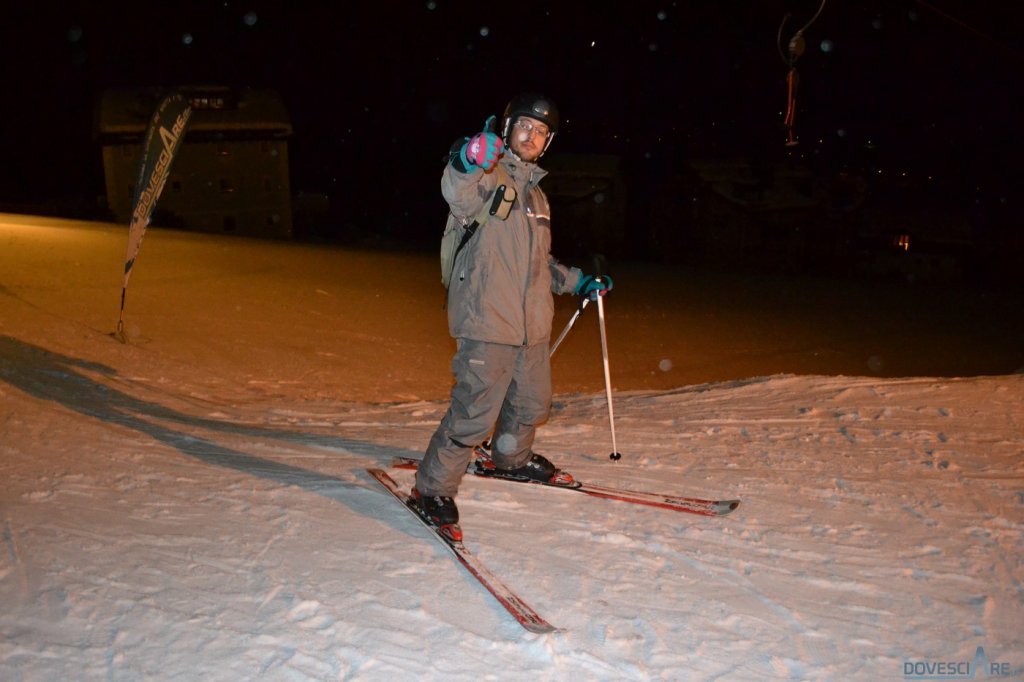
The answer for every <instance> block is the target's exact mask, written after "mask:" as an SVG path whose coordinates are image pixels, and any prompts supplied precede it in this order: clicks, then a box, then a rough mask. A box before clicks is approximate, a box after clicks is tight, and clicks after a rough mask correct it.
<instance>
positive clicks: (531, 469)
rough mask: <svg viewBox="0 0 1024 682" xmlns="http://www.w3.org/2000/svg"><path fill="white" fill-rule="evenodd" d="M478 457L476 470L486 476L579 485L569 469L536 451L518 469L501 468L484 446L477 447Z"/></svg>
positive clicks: (570, 485)
mask: <svg viewBox="0 0 1024 682" xmlns="http://www.w3.org/2000/svg"><path fill="white" fill-rule="evenodd" d="M476 455H477V459H476V461H475V462H474V463H473V464H474V466H475V467H476V472H477V473H478V474H481V475H484V476H494V477H496V478H508V479H512V480H515V481H525V482H531V483H544V484H546V485H558V486H563V487H566V488H573V487H577V483H576V479H574V478H573V477H572V474H570V473H569V472H568V471H562V470H561V469H559V468H558V467H556V466H555V465H554V464H552V463H551V462H550V461H548V459H547V457H544V456H543V455H538V454H537V453H536V452H531V453H530V459H529V461H527V462H526V464H524V465H523V466H521V467H519V468H518V469H501V468H499V467H498V465H497V464H495V463H494V460H493V459H491V456H490V454H489V453H487V452H486V451H484V450H483V449H482V448H477V449H476Z"/></svg>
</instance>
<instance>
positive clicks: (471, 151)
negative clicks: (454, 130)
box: [460, 116, 505, 170]
mask: <svg viewBox="0 0 1024 682" xmlns="http://www.w3.org/2000/svg"><path fill="white" fill-rule="evenodd" d="M493 128H494V116H491V117H490V118H488V119H487V122H486V123H485V124H484V129H483V132H480V133H477V134H476V135H474V136H473V137H472V138H470V140H469V141H468V142H466V144H464V145H462V151H461V152H460V154H461V156H462V158H463V159H465V160H466V163H468V164H469V165H470V166H480V167H481V168H483V169H484V170H490V169H492V168H494V164H496V163H497V162H498V158H499V157H500V156H501V154H502V152H504V151H505V144H504V143H503V142H502V141H501V138H500V137H498V136H497V135H496V134H495V133H494V132H492V130H493Z"/></svg>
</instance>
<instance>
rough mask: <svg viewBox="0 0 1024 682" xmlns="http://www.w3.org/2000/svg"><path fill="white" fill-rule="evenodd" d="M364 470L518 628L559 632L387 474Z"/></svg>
mask: <svg viewBox="0 0 1024 682" xmlns="http://www.w3.org/2000/svg"><path fill="white" fill-rule="evenodd" d="M414 461H415V460H414ZM366 471H367V472H368V473H369V474H370V475H371V476H373V477H374V478H375V479H376V480H377V481H378V482H379V483H380V484H381V485H382V486H384V487H385V488H386V489H387V491H388V492H389V493H391V494H392V495H393V496H394V497H395V499H397V500H398V501H399V502H401V503H402V506H403V507H405V508H406V510H407V511H408V512H409V513H410V514H412V515H413V516H415V517H416V518H417V519H418V520H419V522H420V523H422V524H423V525H424V526H426V527H427V528H429V529H430V531H431V533H432V534H433V535H434V537H436V538H437V539H438V540H440V541H441V543H442V544H444V546H445V547H447V548H448V549H449V550H451V552H452V554H454V555H455V558H456V559H458V561H459V563H460V564H462V566H463V567H464V568H465V569H466V570H467V571H469V573H470V575H472V576H473V577H474V578H476V579H477V580H478V581H480V584H481V585H483V586H484V587H485V588H486V589H487V591H488V592H490V593H491V594H492V595H493V596H494V598H495V599H497V600H498V603H500V604H501V605H502V606H504V607H505V609H507V610H508V612H509V613H510V614H512V617H513V618H515V619H516V620H517V621H519V623H520V625H522V626H523V627H524V628H526V629H527V630H529V631H530V632H536V633H538V634H544V633H548V632H555V631H557V630H558V628H556V627H554V626H553V625H551V624H550V623H548V622H547V621H546V620H544V618H542V617H541V616H540V615H538V614H537V612H536V611H534V610H533V609H532V608H530V607H529V606H528V605H527V604H526V602H524V601H523V600H522V599H520V598H519V597H518V596H517V595H516V593H515V592H513V591H512V589H511V588H509V587H508V586H507V585H505V583H503V582H501V580H499V579H498V577H497V576H495V575H494V574H493V573H491V571H490V569H488V568H487V566H486V565H484V563H483V562H481V561H480V560H479V559H478V558H477V557H476V555H475V554H473V553H472V552H471V551H469V548H468V547H466V546H465V545H464V544H463V543H462V541H461V540H455V539H453V538H451V537H449V536H446V535H443V534H442V533H441V532H440V529H438V528H437V527H436V526H434V525H432V524H431V523H430V522H429V521H427V520H426V519H425V518H423V517H422V516H421V515H420V514H419V512H417V511H416V509H414V508H413V506H411V505H410V498H409V495H408V494H407V493H405V492H403V491H402V490H401V489H400V488H399V487H398V484H397V483H396V482H395V480H394V479H393V478H391V477H390V476H389V475H388V474H387V472H385V471H383V470H382V469H367V470H366Z"/></svg>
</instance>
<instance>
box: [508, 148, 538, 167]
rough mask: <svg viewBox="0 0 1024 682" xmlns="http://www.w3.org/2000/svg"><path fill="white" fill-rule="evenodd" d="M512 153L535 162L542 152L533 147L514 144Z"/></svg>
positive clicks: (524, 159)
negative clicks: (534, 149)
mask: <svg viewBox="0 0 1024 682" xmlns="http://www.w3.org/2000/svg"><path fill="white" fill-rule="evenodd" d="M512 153H513V154H515V155H516V156H517V157H519V160H520V161H523V162H525V163H534V162H536V161H537V159H539V158H540V152H539V151H537V152H535V151H533V147H525V146H523V145H521V144H515V145H513V146H512Z"/></svg>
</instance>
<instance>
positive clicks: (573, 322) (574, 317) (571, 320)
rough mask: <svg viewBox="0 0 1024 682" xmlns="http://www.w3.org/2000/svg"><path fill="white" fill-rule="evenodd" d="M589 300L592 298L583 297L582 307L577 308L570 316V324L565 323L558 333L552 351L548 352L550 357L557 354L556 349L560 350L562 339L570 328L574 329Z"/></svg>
mask: <svg viewBox="0 0 1024 682" xmlns="http://www.w3.org/2000/svg"><path fill="white" fill-rule="evenodd" d="M589 300H590V299H588V298H587V297H586V296H584V297H583V299H582V300H581V301H580V307H579V308H577V309H576V312H575V313H573V315H572V317H570V318H569V324H567V325H565V329H563V330H562V333H561V334H559V335H558V338H557V339H555V343H554V344H553V345H552V346H551V353H550V354H548V357H549V358H550V357H551V356H553V355H554V354H555V351H556V350H558V346H559V345H561V343H562V341H563V340H564V339H565V337H566V336H567V335H568V334H569V330H570V329H572V326H573V325H574V324H576V318H578V317H579V316H580V313H582V312H583V309H584V308H586V307H587V301H589Z"/></svg>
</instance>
